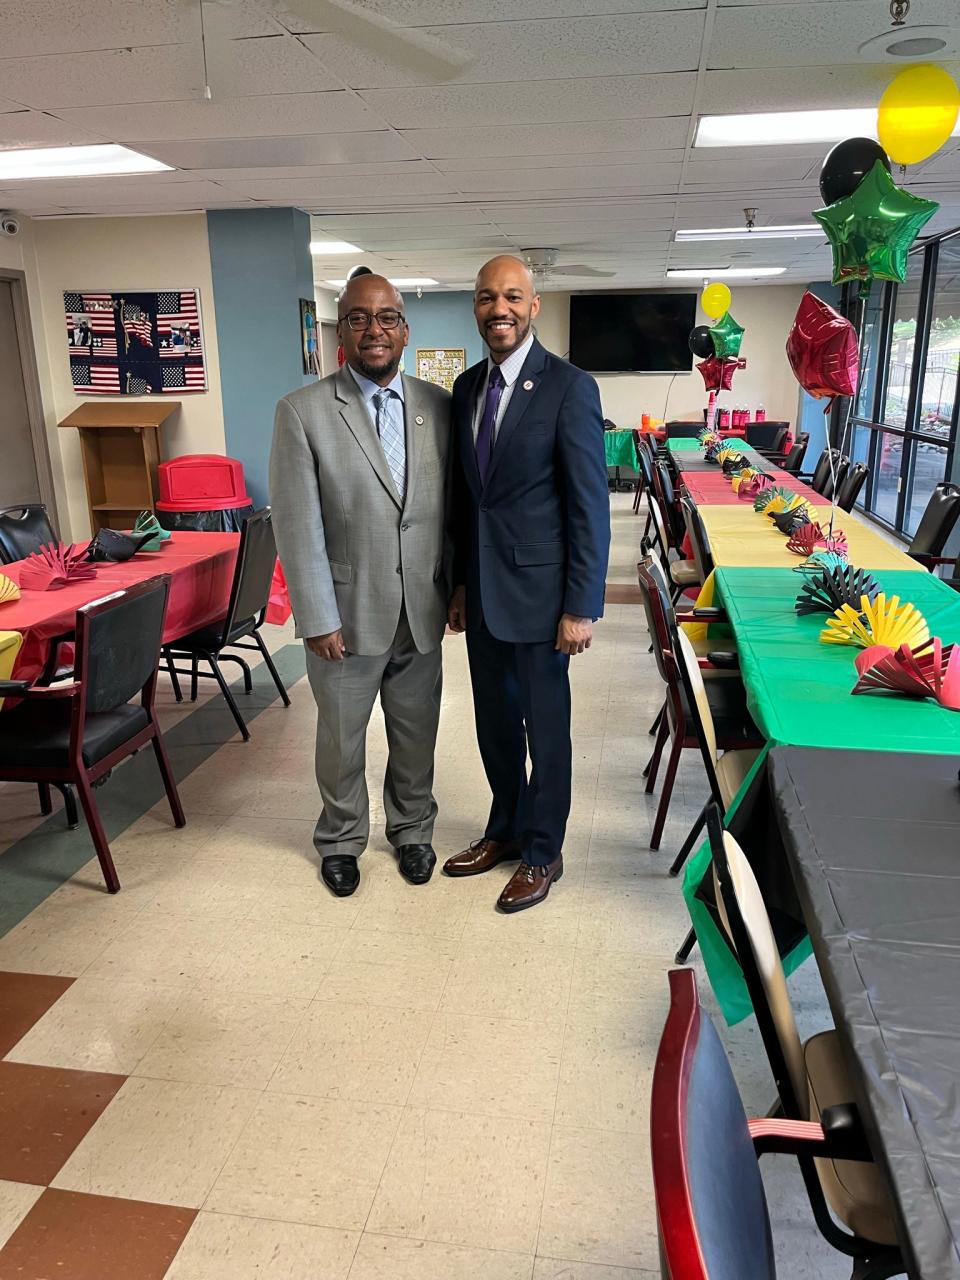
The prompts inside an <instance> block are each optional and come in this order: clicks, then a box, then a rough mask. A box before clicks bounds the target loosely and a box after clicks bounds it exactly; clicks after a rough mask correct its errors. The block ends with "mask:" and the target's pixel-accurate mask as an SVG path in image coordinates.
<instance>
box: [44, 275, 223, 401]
mask: <svg viewBox="0 0 960 1280" xmlns="http://www.w3.org/2000/svg"><path fill="white" fill-rule="evenodd" d="M63 307H64V315H65V320H66V326H67V344H68V347H69V352H70V381H71V382H72V384H73V389H74V391H76V392H77V393H78V394H79V395H83V396H91V395H94V396H100V395H119V396H159V395H168V394H174V395H183V394H184V393H188V392H193V391H206V390H207V369H206V362H205V359H204V347H203V330H202V328H201V324H200V293H199V290H197V289H171V290H163V291H160V292H143V291H137V292H132V291H130V290H127V291H124V292H119V293H107V292H95V291H93V292H87V291H85V290H66V291H65V292H64V295H63Z"/></svg>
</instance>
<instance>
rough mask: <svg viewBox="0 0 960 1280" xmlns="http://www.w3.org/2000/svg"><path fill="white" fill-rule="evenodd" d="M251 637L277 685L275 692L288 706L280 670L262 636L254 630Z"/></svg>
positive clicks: (288, 698)
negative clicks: (274, 663) (275, 664)
mask: <svg viewBox="0 0 960 1280" xmlns="http://www.w3.org/2000/svg"><path fill="white" fill-rule="evenodd" d="M253 638H254V640H256V642H257V648H258V649H259V650H260V652H261V653H262V654H263V661H264V663H265V664H266V668H267V670H268V671H269V672H270V674H271V676H273V683H274V684H275V685H276V686H277V693H279V695H280V701H281V702H282V703H283V705H284V706H285V707H289V705H290V695H289V694H288V693H287V691H286V689H285V688H284V687H283V681H282V680H281V679H280V672H279V671H278V670H277V668H276V667H275V666H274V665H273V658H271V657H270V650H269V649H268V648H267V646H266V644H265V643H264V640H263V636H262V635H261V634H260V632H259V631H255V632H254V633H253Z"/></svg>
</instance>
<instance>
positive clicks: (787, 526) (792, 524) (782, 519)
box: [768, 507, 810, 538]
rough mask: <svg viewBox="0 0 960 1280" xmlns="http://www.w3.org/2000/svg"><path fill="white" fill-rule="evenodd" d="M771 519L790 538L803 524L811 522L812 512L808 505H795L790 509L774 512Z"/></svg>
mask: <svg viewBox="0 0 960 1280" xmlns="http://www.w3.org/2000/svg"><path fill="white" fill-rule="evenodd" d="M768 514H769V513H768ZM770 519H771V520H772V521H773V523H774V524H775V525H776V526H777V528H778V529H779V530H780V532H781V533H782V534H785V535H786V536H787V537H788V538H789V537H791V536H792V535H793V534H795V533H796V532H797V530H798V529H799V528H800V527H801V525H805V524H809V523H810V512H809V510H808V509H807V507H793V508H791V510H789V511H775V512H773V514H772V515H771V516H770Z"/></svg>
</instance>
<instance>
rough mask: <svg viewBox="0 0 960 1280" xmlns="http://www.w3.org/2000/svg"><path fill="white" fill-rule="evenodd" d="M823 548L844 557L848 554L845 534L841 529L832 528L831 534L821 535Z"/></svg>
mask: <svg viewBox="0 0 960 1280" xmlns="http://www.w3.org/2000/svg"><path fill="white" fill-rule="evenodd" d="M823 549H824V550H825V551H832V552H833V554H834V555H837V556H844V557H846V556H847V554H848V550H849V549H848V547H847V535H846V534H845V533H844V532H843V530H842V529H834V531H833V533H832V534H829V533H825V534H824V535H823Z"/></svg>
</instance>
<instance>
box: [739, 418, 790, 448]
mask: <svg viewBox="0 0 960 1280" xmlns="http://www.w3.org/2000/svg"><path fill="white" fill-rule="evenodd" d="M789 432H790V423H789V422H782V421H776V420H775V419H769V420H768V421H767V422H750V423H748V424H747V444H752V445H753V447H754V448H755V449H771V450H773V451H774V452H779V451H780V450H781V449H782V448H783V446H784V443H785V441H786V438H787V435H789ZM777 441H779V444H778V443H777Z"/></svg>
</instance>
